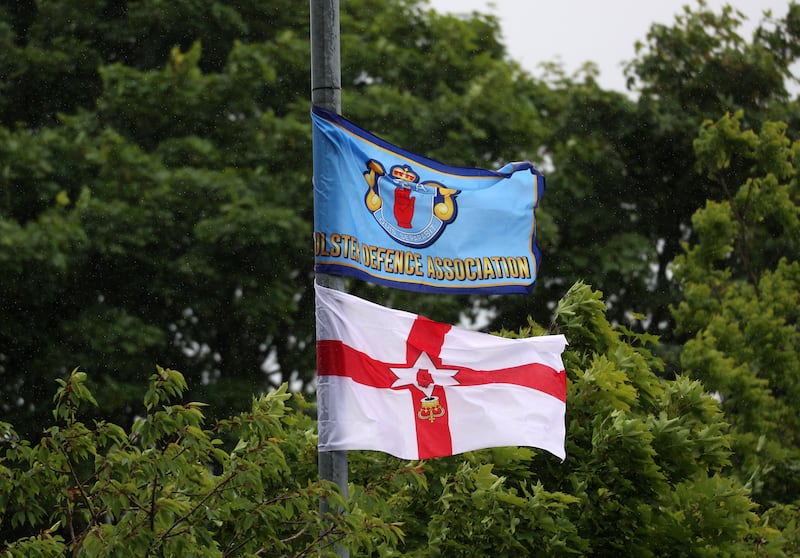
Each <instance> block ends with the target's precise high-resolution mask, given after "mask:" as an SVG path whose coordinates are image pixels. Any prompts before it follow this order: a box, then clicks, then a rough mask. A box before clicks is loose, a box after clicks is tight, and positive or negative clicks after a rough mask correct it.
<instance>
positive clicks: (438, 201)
mask: <svg viewBox="0 0 800 558" xmlns="http://www.w3.org/2000/svg"><path fill="white" fill-rule="evenodd" d="M364 179H365V180H366V181H367V186H368V189H367V192H366V195H365V196H364V203H365V205H366V206H367V209H368V210H369V211H370V213H372V216H373V217H375V220H376V221H377V222H378V224H379V225H380V226H381V227H382V228H383V230H385V231H386V232H387V233H388V234H389V236H391V237H392V238H394V239H395V240H396V241H397V242H399V243H400V244H403V245H405V246H410V247H413V248H424V247H426V246H430V245H431V244H433V243H434V242H435V241H436V239H437V238H439V235H441V234H442V232H444V229H445V227H446V226H447V225H448V224H450V223H452V222H453V221H454V220H455V218H456V215H457V213H458V206H457V205H456V196H457V195H458V194H459V193H460V190H456V189H454V188H448V187H446V186H445V185H444V184H440V183H439V182H434V181H432V180H428V181H425V182H421V183H420V182H419V176H418V175H417V173H416V172H414V170H413V169H412V168H411V167H410V166H409V165H395V166H393V167H391V168H390V169H389V172H388V173H387V172H386V170H385V168H384V166H383V165H382V164H381V163H380V162H379V161H376V160H375V159H370V160H369V161H367V170H366V171H364Z"/></svg>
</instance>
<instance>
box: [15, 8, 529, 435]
mask: <svg viewBox="0 0 800 558" xmlns="http://www.w3.org/2000/svg"><path fill="white" fill-rule="evenodd" d="M195 4H196V3H195V2H189V1H185V2H184V1H182V2H173V3H171V4H170V5H169V6H168V7H167V6H162V5H161V3H157V2H151V1H144V0H143V1H140V2H127V3H122V4H120V5H116V4H115V5H114V6H116V7H113V6H110V5H107V3H105V2H88V3H83V4H81V7H80V13H78V12H77V11H76V10H78V8H76V7H74V6H71V5H66V4H64V3H62V2H50V1H43V2H38V3H35V4H34V3H20V4H16V5H15V6H14V7H4V8H2V11H0V22H2V25H0V41H3V45H4V48H3V49H0V51H2V53H0V75H4V76H9V77H8V78H7V79H4V81H3V83H2V85H1V86H0V125H1V126H2V127H0V135H2V145H0V169H1V172H0V188H1V189H2V193H1V194H0V231H2V235H1V236H0V238H2V240H0V262H1V263H2V266H3V269H4V273H5V275H4V277H5V280H4V281H3V284H2V285H1V286H0V324H2V325H0V367H1V369H2V372H3V374H4V376H5V377H7V378H9V381H7V382H5V383H4V385H3V387H2V388H0V390H2V392H3V397H2V399H0V405H1V406H2V409H3V412H4V413H13V414H15V415H18V416H20V417H26V419H25V420H24V421H23V422H22V423H21V426H20V427H19V428H24V429H26V430H28V432H36V431H37V430H39V429H40V428H41V427H42V425H43V419H42V417H43V414H44V412H45V409H46V408H47V405H48V397H47V395H46V394H45V391H44V390H43V389H42V387H43V386H44V385H47V384H48V379H49V378H52V377H53V375H54V374H57V373H65V372H66V371H67V370H69V369H71V368H72V367H74V366H76V365H79V366H81V367H82V368H83V369H85V370H87V371H88V372H90V376H89V377H90V378H91V380H90V381H93V382H96V383H97V387H100V386H102V388H101V389H97V394H98V395H97V397H98V401H99V403H100V407H101V408H102V409H103V410H104V411H105V410H108V411H113V412H115V413H120V414H121V415H125V416H127V417H128V419H129V420H131V419H132V415H133V410H134V409H135V408H136V403H135V402H136V397H135V395H134V389H135V388H134V386H136V385H139V384H140V383H141V382H142V381H144V379H145V376H144V375H143V373H142V371H143V370H147V369H148V367H149V366H150V365H151V363H152V362H154V361H156V360H159V361H162V362H168V363H169V364H170V366H172V367H174V368H176V369H180V370H182V371H183V372H184V373H185V374H186V375H187V378H189V380H190V381H189V385H191V386H192V388H191V389H192V392H193V396H196V398H197V399H208V400H211V401H212V402H213V403H216V404H215V405H214V408H215V409H234V408H240V407H241V405H242V399H241V395H242V394H243V393H252V392H254V391H259V390H262V389H266V388H267V387H268V386H270V385H273V386H277V385H280V383H282V382H283V381H289V382H290V383H291V385H292V386H293V388H294V389H303V388H306V389H308V388H309V386H310V383H309V382H310V381H311V380H312V379H313V370H314V361H313V352H312V351H309V350H308V349H309V347H310V343H312V342H313V297H312V296H310V294H309V293H310V287H311V281H312V276H313V271H312V268H311V266H312V257H311V252H310V249H311V243H310V241H309V239H310V238H311V227H312V225H311V223H312V208H311V195H310V182H311V149H310V125H309V116H308V114H309V109H310V106H309V101H308V99H309V91H308V89H309V86H308V76H309V75H310V71H309V45H308V13H307V9H308V7H307V6H305V5H303V6H299V7H298V5H296V3H290V2H271V3H269V6H268V7H267V6H265V5H264V3H263V2H261V3H256V2H243V3H237V5H236V6H230V5H228V4H226V3H222V2H211V3H205V4H203V6H202V8H200V9H196V8H197V6H196V5H195ZM345 8H346V10H345V11H344V12H343V14H342V44H343V50H344V51H345V52H346V53H347V56H346V58H345V60H346V62H345V64H344V68H343V78H344V79H345V81H346V83H348V84H351V86H350V87H348V88H347V90H346V96H347V98H346V106H348V107H349V108H348V114H349V115H352V116H353V117H354V118H357V119H362V118H363V119H364V121H365V124H366V125H370V126H372V127H373V128H374V129H376V131H379V132H380V131H383V130H385V131H386V132H387V134H386V135H387V137H389V138H390V139H393V140H395V141H397V142H399V143H401V144H403V145H408V146H409V147H410V148H412V149H419V150H420V151H422V152H425V153H427V154H430V155H431V156H440V157H442V158H447V159H449V161H450V162H453V163H459V162H463V163H468V162H469V163H471V164H476V163H479V162H481V161H486V163H487V165H490V164H493V163H494V162H495V160H496V159H497V158H498V157H500V154H501V153H503V154H504V156H507V157H509V158H526V156H527V155H531V154H532V150H533V149H534V148H535V146H536V145H537V142H529V141H528V140H527V138H529V137H531V136H535V135H536V134H537V133H538V131H537V130H538V129H539V127H540V122H539V120H538V119H537V118H536V115H537V112H536V108H535V106H534V105H533V103H531V102H530V100H526V99H525V95H526V94H527V92H528V91H529V89H530V87H531V84H532V83H533V82H532V81H531V80H530V79H528V78H521V73H520V71H519V69H518V68H517V67H516V66H514V65H513V64H512V65H509V64H506V60H505V58H504V56H505V53H504V47H503V46H502V44H501V43H500V41H499V39H498V35H499V31H498V26H497V22H496V21H495V20H493V19H492V18H489V17H484V16H478V15H475V16H473V17H472V18H470V19H466V20H460V19H456V18H453V17H450V16H440V15H438V14H435V13H433V12H430V11H425V10H423V8H422V7H421V4H420V3H419V2H415V1H409V2H391V3H385V4H381V5H380V6H373V5H372V3H370V2H348V3H346V5H345ZM366 11H369V12H370V13H372V12H375V13H374V17H371V18H364V17H361V16H362V15H363V13H366ZM5 47H7V48H5ZM463 53H468V55H467V56H466V57H465V56H464V55H463ZM387 56H388V57H389V58H387ZM387 62H388V63H387ZM518 78H520V79H518ZM359 84H361V85H359ZM356 90H358V94H354V92H355V91H356ZM351 92H353V93H351ZM21 106H22V107H25V108H24V110H19V109H18V107H21ZM490 106H497V107H506V108H507V110H509V111H510V110H512V109H511V107H515V106H516V107H518V108H517V109H515V113H516V114H518V115H522V116H523V118H510V117H509V118H504V119H499V120H498V119H495V118H493V117H492V116H491V114H490V113H489V111H488V110H487V107H490ZM401 109H402V110H401ZM467 113H469V114H470V117H469V118H466V117H465V114H467ZM403 114H416V115H417V117H418V119H417V120H415V121H414V122H413V126H409V125H408V123H404V125H403V126H397V122H398V119H399V118H401V115H403ZM433 116H436V118H435V119H434V118H433ZM378 122H382V123H383V127H381V126H378V125H377V123H378ZM430 122H437V123H439V125H440V128H439V129H438V130H431V127H430ZM517 145H520V147H516V146H517ZM517 154H518V155H519V156H518V157H515V156H516V155H517ZM383 296H387V295H386V292H385V291H383ZM397 296H399V297H401V298H400V300H399V302H400V303H405V302H408V303H409V306H410V307H411V308H410V309H413V306H415V305H421V304H425V301H428V302H430V301H431V300H433V299H432V298H430V297H429V298H427V299H424V300H417V299H414V298H412V297H409V296H408V295H406V294H403V293H401V294H399V295H397ZM387 298H388V296H387ZM432 306H435V307H436V309H437V315H436V316H434V317H437V318H439V319H447V320H448V321H454V320H457V319H458V314H459V313H460V312H461V309H462V308H464V307H465V305H464V304H463V303H454V302H453V300H452V299H449V300H448V299H444V298H441V299H437V300H436V302H435V303H434V304H432ZM100 370H102V371H103V373H102V374H94V373H93V372H94V371H100Z"/></svg>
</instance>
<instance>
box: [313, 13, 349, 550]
mask: <svg viewBox="0 0 800 558" xmlns="http://www.w3.org/2000/svg"><path fill="white" fill-rule="evenodd" d="M310 2H311V4H310V7H311V102H312V104H314V105H315V106H319V107H322V108H325V109H327V110H330V111H333V112H335V113H337V114H341V112H342V71H341V62H340V58H341V55H340V48H339V43H340V40H339V0H310ZM316 280H317V282H318V283H319V284H321V285H324V286H327V287H330V288H333V289H338V290H340V291H344V290H345V283H344V279H343V278H341V277H335V276H331V275H325V274H317V276H316ZM326 395H327V392H323V394H322V397H320V394H319V392H318V395H317V418H318V420H324V419H326V418H327V415H328V413H329V411H330V405H331V403H332V402H331V401H328V400H327V397H326ZM317 459H318V467H319V477H320V479H322V480H329V481H333V482H335V483H336V484H337V486H338V487H339V491H340V492H341V494H342V497H343V498H344V499H345V500H346V499H347V498H348V490H347V452H346V451H330V452H319V454H318V458H317ZM319 509H320V513H321V514H322V515H323V516H324V515H326V514H327V513H328V511H329V510H328V501H327V499H325V498H323V499H322V500H321V501H320V505H319ZM336 553H337V554H338V555H339V556H342V557H344V558H347V557H349V556H350V552H349V550H348V549H346V548H344V547H342V546H337V548H336Z"/></svg>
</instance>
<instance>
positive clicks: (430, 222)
mask: <svg viewBox="0 0 800 558" xmlns="http://www.w3.org/2000/svg"><path fill="white" fill-rule="evenodd" d="M311 117H312V120H313V123H314V261H315V269H316V271H317V272H318V273H327V274H332V275H345V276H350V277H356V278H359V279H363V280H366V281H371V282H373V283H377V284H382V285H388V286H391V287H397V288H401V289H407V290H414V291H421V292H433V293H451V294H467V293H484V294H500V293H504V294H508V293H527V292H530V290H531V289H532V288H533V283H534V281H535V280H536V272H537V270H538V268H539V260H540V257H541V256H540V253H539V249H538V247H537V246H536V216H535V211H536V207H537V205H538V203H539V199H540V198H541V196H542V194H543V193H544V176H543V175H542V174H541V173H540V172H539V171H538V170H536V169H535V168H534V167H533V165H531V164H530V163H527V162H525V163H509V164H507V165H506V166H504V167H503V168H502V169H500V170H498V171H490V170H483V169H473V168H464V167H452V166H449V165H445V164H442V163H439V162H437V161H433V160H431V159H427V158H425V157H422V156H419V155H415V154H413V153H409V152H408V151H405V150H403V149H401V148H399V147H396V146H394V145H392V144H390V143H388V142H386V141H384V140H382V139H380V138H378V137H376V136H374V135H372V134H370V133H369V132H367V131H365V130H362V129H360V128H359V127H357V126H356V125H354V124H353V123H352V122H349V121H348V120H346V119H345V118H343V117H342V116H340V115H337V114H335V113H333V112H330V111H327V110H324V109H321V108H319V107H314V108H313V110H312V114H311Z"/></svg>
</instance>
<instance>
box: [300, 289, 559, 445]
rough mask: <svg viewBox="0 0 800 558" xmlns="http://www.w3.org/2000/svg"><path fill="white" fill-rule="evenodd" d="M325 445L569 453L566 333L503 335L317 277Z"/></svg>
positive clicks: (321, 438) (321, 423) (322, 437)
mask: <svg viewBox="0 0 800 558" xmlns="http://www.w3.org/2000/svg"><path fill="white" fill-rule="evenodd" d="M316 297H317V300H316V306H317V310H316V312H317V366H318V388H317V389H318V401H319V405H320V407H319V450H320V451H338V450H377V451H383V452H386V453H389V454H391V455H394V456H397V457H400V458H403V459H427V458H432V457H442V456H446V455H453V454H458V453H462V452H465V451H471V450H476V449H481V448H488V447H497V446H532V447H537V448H541V449H544V450H547V451H549V452H550V453H552V454H554V455H556V456H558V457H560V458H561V459H564V457H565V452H564V436H565V427H564V415H565V407H566V403H565V401H566V389H567V387H566V374H565V373H564V366H563V363H562V361H561V353H562V352H563V350H564V347H565V346H566V344H567V341H566V339H565V338H564V336H563V335H547V336H541V337H532V338H527V339H506V338H503V337H496V336H493V335H488V334H485V333H479V332H475V331H470V330H467V329H462V328H458V327H454V326H450V325H447V324H442V323H438V322H434V321H431V320H429V319H426V318H424V317H422V316H417V315H415V314H411V313H408V312H403V311H399V310H393V309H389V308H385V307H383V306H379V305H377V304H373V303H371V302H368V301H366V300H363V299H360V298H358V297H355V296H353V295H349V294H346V293H343V292H340V291H336V290H332V289H328V288H326V287H322V286H320V285H317V286H316Z"/></svg>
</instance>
